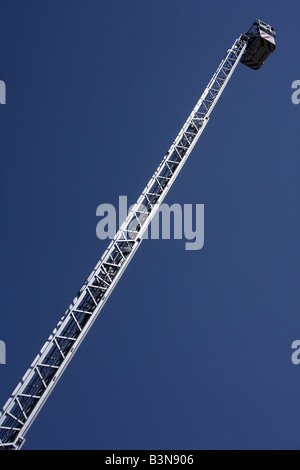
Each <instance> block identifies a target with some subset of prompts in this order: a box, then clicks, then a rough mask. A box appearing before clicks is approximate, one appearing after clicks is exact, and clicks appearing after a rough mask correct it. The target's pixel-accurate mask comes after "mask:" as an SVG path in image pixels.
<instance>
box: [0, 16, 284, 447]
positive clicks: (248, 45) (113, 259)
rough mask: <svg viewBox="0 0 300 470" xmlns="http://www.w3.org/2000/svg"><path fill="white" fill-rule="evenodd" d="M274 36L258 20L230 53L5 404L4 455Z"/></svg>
mask: <svg viewBox="0 0 300 470" xmlns="http://www.w3.org/2000/svg"><path fill="white" fill-rule="evenodd" d="M275 37H276V33H275V31H274V29H273V28H272V27H271V26H269V25H268V24H266V23H264V22H263V21H260V20H256V21H255V22H254V23H253V25H252V27H251V28H250V30H249V31H248V32H247V33H244V34H242V35H241V36H240V37H239V38H238V39H236V41H235V42H234V44H233V45H232V47H231V48H230V49H229V50H228V51H227V53H226V55H225V57H224V58H223V60H222V61H221V63H220V65H219V67H218V68H217V71H216V72H215V74H214V75H213V77H212V79H211V80H210V82H209V84H208V85H207V87H206V88H205V90H204V92H203V94H202V96H201V98H200V99H199V101H198V102H197V104H196V106H195V107H194V109H193V110H192V112H191V114H190V115H189V117H188V119H187V121H186V122H185V124H184V126H183V127H182V129H181V130H180V132H179V134H178V136H177V137H176V139H175V141H174V142H173V144H172V145H171V147H170V149H169V150H168V152H167V153H166V155H165V156H164V158H163V160H162V162H161V163H160V165H159V166H158V168H157V170H156V171H155V173H154V174H153V176H152V178H151V179H150V181H149V183H148V184H147V186H146V187H145V189H144V191H143V192H142V194H141V196H140V197H139V199H138V200H137V202H136V204H135V205H134V206H133V207H132V209H131V210H130V212H129V213H128V216H127V218H126V220H125V221H124V223H123V224H122V225H121V227H120V228H119V231H118V232H117V233H116V235H115V237H114V239H113V240H112V241H111V242H110V244H109V246H108V248H107V249H106V251H105V252H104V254H103V256H102V257H101V259H100V261H99V262H98V263H97V265H96V266H95V268H94V269H93V271H92V272H91V274H90V275H89V277H88V278H87V280H86V282H85V283H84V285H83V286H82V287H81V289H80V290H79V291H78V293H77V295H76V296H75V298H74V299H73V301H72V303H71V304H70V306H69V307H68V309H67V310H66V312H65V314H64V315H63V316H62V318H61V319H60V321H59V322H58V324H57V325H56V327H55V329H54V330H53V332H52V333H51V335H50V336H49V338H48V339H47V341H46V343H45V344H44V346H43V347H42V349H41V350H40V352H39V353H38V355H37V356H36V358H35V359H34V361H33V362H32V364H31V366H30V367H29V369H28V370H27V372H26V373H25V375H24V376H23V378H22V380H21V381H20V383H19V384H18V385H17V387H16V388H15V390H14V391H13V393H12V395H11V397H10V398H9V400H8V401H7V402H6V404H5V405H4V408H3V411H2V413H1V415H0V449H1V450H18V449H21V448H22V446H23V444H24V442H25V435H26V433H27V431H28V430H29V428H30V426H31V425H32V423H33V421H34V419H35V418H36V417H37V415H38V413H39V411H40V410H41V408H42V406H43V405H44V404H45V402H46V400H47V398H48V397H49V395H50V393H51V392H52V390H53V388H54V387H55V385H56V384H57V382H58V380H59V378H60V377H61V376H62V374H63V372H64V371H65V369H66V367H67V366H68V364H69V363H70V361H71V359H72V357H73V356H74V354H75V352H76V351H77V350H78V348H79V346H80V344H81V342H82V341H83V339H84V338H85V336H86V335H87V333H88V331H89V330H90V328H91V326H92V325H93V323H94V321H95V320H96V318H97V317H98V315H99V313H100V311H101V310H102V308H103V306H104V304H105V302H106V301H107V299H108V298H109V296H110V294H111V293H112V291H113V289H114V288H115V286H116V284H117V282H118V281H119V279H120V278H121V276H122V274H123V273H124V271H125V269H126V267H127V266H128V264H129V263H130V261H131V260H132V258H133V256H134V254H135V253H136V251H137V249H138V248H139V246H140V244H141V242H142V239H143V234H144V232H145V231H146V229H147V227H148V226H149V224H150V222H151V220H152V219H153V217H154V216H155V214H156V213H157V211H158V209H159V206H160V204H161V203H162V201H163V200H164V198H165V197H166V195H167V193H168V191H169V189H170V188H171V186H172V184H173V183H174V181H175V179H176V178H177V176H178V175H179V172H180V171H181V169H182V167H183V165H184V164H185V162H186V160H187V158H188V156H189V155H190V153H191V151H192V150H193V148H194V146H195V144H196V142H197V141H198V139H199V137H200V135H201V134H202V132H203V131H204V129H205V126H206V125H207V123H208V121H209V118H210V115H211V112H212V110H213V108H214V107H215V105H216V103H217V101H218V99H219V98H220V96H221V94H222V93H223V91H224V89H225V87H226V85H227V84H228V82H229V80H230V78H231V76H232V74H233V72H234V70H235V68H236V67H237V65H238V63H239V62H242V63H243V64H245V65H246V66H248V67H250V68H252V69H254V70H257V69H259V68H260V67H261V66H262V65H263V63H264V61H265V60H266V58H267V57H268V56H269V55H270V54H271V53H272V52H273V51H274V49H275V47H276V45H275Z"/></svg>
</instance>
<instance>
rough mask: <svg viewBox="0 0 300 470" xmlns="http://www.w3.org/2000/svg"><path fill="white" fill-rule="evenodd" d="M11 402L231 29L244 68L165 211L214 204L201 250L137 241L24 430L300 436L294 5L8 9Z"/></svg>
mask: <svg viewBox="0 0 300 470" xmlns="http://www.w3.org/2000/svg"><path fill="white" fill-rule="evenodd" d="M0 8H1V10H0V42H1V67H0V79H1V80H4V81H5V82H6V85H7V105H6V106H1V108H0V123H1V124H0V125H1V127H0V129H1V131H0V132H1V140H0V142H1V186H0V188H1V189H0V190H1V201H2V204H1V244H0V250H1V323H0V339H2V340H4V341H5V342H6V345H7V365H5V366H4V365H2V366H0V402H1V404H0V406H2V405H4V403H5V402H6V400H7V398H8V397H9V395H10V393H11V392H12V391H13V389H14V388H15V386H16V385H17V383H18V381H19V380H20V379H21V378H22V376H23V374H24V373H25V371H26V369H27V367H28V366H29V365H30V363H31V362H32V360H33V359H34V357H35V356H36V354H37V353H38V351H39V349H40V348H41V346H42V345H43V343H44V341H45V340H46V339H47V337H48V336H49V334H50V333H51V331H52V330H53V328H54V327H55V325H56V323H57V321H58V320H59V318H60V317H61V316H62V314H63V312H64V311H65V309H66V307H67V306H68V305H69V303H70V302H71V300H72V299H73V297H74V295H75V293H76V292H77V290H78V288H80V287H81V285H82V284H83V282H84V281H85V279H86V277H87V276H88V274H89V272H90V270H91V269H92V268H93V267H94V265H95V264H96V262H97V260H98V259H99V258H100V256H101V254H102V252H103V251H104V250H105V248H106V246H107V242H106V241H100V240H98V239H97V237H96V224H97V218H96V208H97V206H98V205H99V204H101V203H104V202H107V203H112V204H117V202H118V197H119V195H127V196H128V199H129V202H130V203H134V202H135V200H136V199H137V197H138V196H139V194H140V192H141V191H142V189H143V188H144V186H145V184H146V183H147V181H148V179H149V178H150V176H151V175H152V173H153V171H154V170H155V169H156V167H157V165H158V163H159V162H160V160H161V158H162V157H163V155H164V153H165V152H166V150H167V149H168V148H169V146H170V144H171V143H172V141H173V140H174V138H175V136H176V135H177V132H178V131H179V130H180V128H181V126H182V124H183V123H184V121H185V119H186V117H187V116H188V115H189V113H190V111H191V110H192V108H193V107H194V105H195V103H196V101H197V100H198V98H199V97H200V95H201V93H202V91H203V89H204V87H205V86H206V84H207V83H208V81H209V79H210V77H211V75H212V74H213V73H214V71H215V70H216V67H217V66H218V64H219V62H220V60H221V59H222V57H223V55H224V54H225V53H226V51H227V49H228V48H229V47H230V46H231V44H232V43H233V41H234V40H235V39H236V38H237V37H238V36H239V35H240V34H241V33H243V32H245V31H246V30H248V28H249V27H250V26H251V24H252V22H253V21H254V20H255V19H256V18H260V19H262V20H264V21H266V22H268V23H270V24H271V25H272V26H273V27H274V28H275V30H276V31H277V33H278V39H277V44H278V48H277V50H276V51H275V53H274V54H273V55H272V56H271V57H270V58H269V59H268V61H267V62H266V64H265V65H264V67H263V68H262V69H261V70H260V71H257V72H255V71H252V70H250V69H248V68H246V67H244V66H243V65H239V66H238V68H237V70H236V72H235V74H234V75H233V78H232V80H231V81H230V83H229V86H228V87H227V89H226V91H225V93H224V94H223V96H222V97H221V100H220V101H219V103H218V105H217V107H216V109H215V110H214V112H213V115H212V118H211V120H210V123H209V125H208V127H207V128H206V130H205V132H204V134H203V135H202V137H201V139H200V141H199V142H198V144H197V146H196V148H195V149H194V151H193V153H192V155H191V157H190V159H189V160H188V162H187V164H186V166H185V167H184V169H183V171H182V173H181V174H180V176H179V178H178V179H177V180H176V184H175V185H174V187H173V188H172V190H171V191H170V192H169V194H168V196H167V199H166V202H168V203H169V204H173V203H175V202H176V203H180V204H184V203H186V204H188V203H189V204H205V246H204V248H203V249H202V250H200V251H197V252H192V251H186V250H185V249H184V240H182V241H180V240H175V241H174V240H173V241H172V240H171V241H167V240H161V241H159V240H156V241H150V240H148V241H144V242H143V244H142V246H141V248H140V250H139V252H138V253H137V255H136V256H135V258H134V260H133V261H132V263H131V264H130V266H129V268H128V270H127V271H126V273H125V275H124V276H123V278H122V280H121V281H120V283H119V284H118V286H117V288H116V290H115V291H114V293H113V295H112V296H111V298H110V300H109V302H108V303H107V304H106V306H105V309H104V310H103V311H102V313H101V316H100V317H99V318H98V319H97V322H96V323H95V325H94V326H93V328H92V330H91V331H90V333H89V335H88V337H87V338H86V339H85V341H84V342H83V344H82V345H81V347H80V349H79V351H78V353H77V354H76V355H75V357H74V359H73V360H72V362H71V364H70V366H69V368H68V369H67V371H66V372H65V374H64V375H63V377H62V379H61V380H60V381H59V383H58V385H57V387H56V388H55V390H54V392H53V393H52V394H51V396H50V398H49V400H48V402H47V404H46V405H45V407H44V408H43V409H42V411H41V413H40V414H39V416H38V418H37V419H36V421H35V423H34V424H33V426H32V428H31V430H30V431H29V433H28V434H27V444H26V447H25V448H26V449H298V448H299V447H300V426H299V423H300V403H299V393H300V366H299V368H297V367H296V366H294V365H293V364H292V362H291V354H292V350H291V343H292V342H293V341H294V340H296V339H300V293H299V277H300V251H299V239H300V222H299V199H300V189H299V172H300V161H299V122H300V105H299V106H295V105H293V104H292V102H291V94H292V90H291V84H292V82H293V81H294V80H297V79H298V80H300V69H299V49H300V45H299V18H300V5H299V1H296V0H294V1H293V0H288V1H285V2H282V1H279V0H272V1H271V0H268V1H263V0H259V1H258V0H252V1H251V2H246V3H245V2H238V1H233V0H230V1H225V2H221V1H215V2H211V1H200V0H197V1H196V0H159V1H158V0H152V1H150V0H149V1H145V0H127V1H123V0H115V1H113V2H112V1H109V0H105V1H104V0H97V1H96V0H87V1H83V0H59V1H58V0H51V1H45V0H44V1H38V0H27V1H26V2H24V1H21V0H15V1H13V2H1V6H0Z"/></svg>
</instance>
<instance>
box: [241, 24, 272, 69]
mask: <svg viewBox="0 0 300 470" xmlns="http://www.w3.org/2000/svg"><path fill="white" fill-rule="evenodd" d="M275 37H276V33H275V31H274V29H273V28H272V26H270V25H268V24H267V23H264V22H263V21H261V20H256V21H255V22H254V23H253V25H252V26H251V28H250V29H249V31H248V32H247V33H245V34H244V35H243V36H242V38H244V39H246V40H247V41H248V46H247V49H246V50H245V53H244V55H243V56H242V58H241V63H242V64H244V65H247V67H250V68H251V69H253V70H258V69H260V67H261V66H262V65H263V64H264V62H265V60H266V59H267V58H268V56H269V55H270V54H271V53H272V52H273V51H274V50H275V49H276V43H275Z"/></svg>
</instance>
